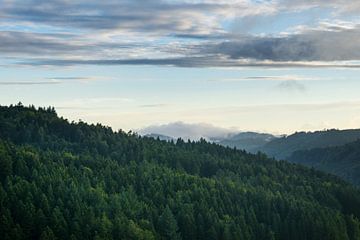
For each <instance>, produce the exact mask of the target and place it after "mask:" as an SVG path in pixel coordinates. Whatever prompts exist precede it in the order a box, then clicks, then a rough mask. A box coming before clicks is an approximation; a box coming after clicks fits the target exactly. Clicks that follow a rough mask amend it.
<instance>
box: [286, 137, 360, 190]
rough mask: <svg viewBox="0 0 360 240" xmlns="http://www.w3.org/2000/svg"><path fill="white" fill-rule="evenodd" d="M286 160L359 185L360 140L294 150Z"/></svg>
mask: <svg viewBox="0 0 360 240" xmlns="http://www.w3.org/2000/svg"><path fill="white" fill-rule="evenodd" d="M288 160H289V161H291V162H295V163H300V164H304V165H307V166H311V167H314V168H316V169H320V170H323V171H325V172H329V173H332V174H335V175H338V176H340V177H341V178H343V179H345V180H347V181H349V182H351V183H353V184H355V185H357V186H360V140H358V141H356V142H353V143H348V144H346V145H343V146H337V147H328V148H315V149H311V150H303V151H296V152H294V153H293V154H292V155H291V156H290V157H289V158H288Z"/></svg>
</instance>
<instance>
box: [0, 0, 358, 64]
mask: <svg viewBox="0 0 360 240" xmlns="http://www.w3.org/2000/svg"><path fill="white" fill-rule="evenodd" d="M0 5H1V6H2V7H1V8H0V22H1V23H0V52H1V54H2V55H1V56H2V57H3V58H11V59H12V60H13V61H15V62H17V63H18V64H26V65H55V66H57V65H59V66H64V65H83V64H89V65H91V64H95V65H96V64H98V65H123V64H126V65H171V66H180V67H239V66H240V67H241V66H245V67H252V66H262V67H263V66H270V67H274V66H275V67H292V66H295V67H296V66H314V67H319V66H320V67H324V66H325V67H332V66H341V67H358V61H359V60H360V21H359V19H358V18H357V17H356V12H357V11H356V10H360V4H359V3H356V2H352V1H349V0H332V1H325V0H312V1H304V0H297V1H290V0H279V1H275V0H274V1H271V0H270V1H252V0H231V1H213V0H182V1H180V0H171V1H170V0H145V1H144V0H141V1H140V0H132V1H130V0H124V1H112V0H110V1H100V2H99V1H83V0H77V1H67V0H55V1H50V2H49V1H40V0H29V1H20V0H14V1H10V0H0ZM314 8H317V9H321V10H322V12H323V13H327V15H332V16H334V20H328V19H319V18H315V17H313V21H312V22H311V24H308V25H296V23H294V24H293V26H291V28H286V29H277V33H276V34H267V33H264V34H254V33H247V32H239V31H233V30H232V28H231V27H229V26H231V25H232V23H233V22H234V21H236V22H239V21H240V22H242V21H243V22H244V23H246V19H249V18H251V19H255V20H256V19H257V18H258V17H260V16H261V17H262V18H264V17H265V19H266V16H269V17H271V18H275V19H276V17H277V16H278V15H280V14H282V13H291V12H299V11H300V12H302V11H303V12H304V14H306V11H307V10H309V9H314ZM345 16H346V18H345ZM349 18H350V19H351V20H350V21H349V20H347V21H345V20H343V19H349Z"/></svg>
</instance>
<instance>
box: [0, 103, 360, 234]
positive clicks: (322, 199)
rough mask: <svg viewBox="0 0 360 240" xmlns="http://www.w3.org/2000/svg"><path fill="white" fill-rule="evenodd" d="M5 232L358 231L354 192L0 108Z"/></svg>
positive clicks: (238, 159) (278, 165)
mask: <svg viewBox="0 0 360 240" xmlns="http://www.w3.org/2000/svg"><path fill="white" fill-rule="evenodd" d="M0 181H1V185H0V214H1V216H0V239H266V240H268V239H284V240H285V239H293V240H296V239H301V240H303V239H360V223H359V218H360V192H359V191H357V190H356V189H354V188H353V187H352V186H350V185H348V184H347V183H345V182H343V181H342V180H340V179H338V178H337V177H334V176H331V175H327V174H324V173H321V172H318V171H315V170H310V169H308V168H305V167H302V166H298V165H295V164H291V163H286V162H283V161H274V160H270V159H268V158H267V157H266V156H264V155H262V154H258V155H251V154H247V153H245V152H243V151H238V150H234V149H231V148H225V147H221V146H218V145H216V144H210V143H207V142H205V141H200V142H197V143H195V142H184V141H182V140H178V141H177V142H176V143H171V142H166V141H158V140H155V139H151V138H141V137H139V136H137V135H134V134H130V133H129V134H127V133H124V132H121V131H120V132H114V131H113V130H111V129H110V128H107V127H103V126H101V125H88V124H86V123H83V122H79V123H69V122H68V121H66V120H64V119H61V118H59V117H58V116H57V114H56V113H55V111H54V109H52V108H48V109H35V108H33V107H30V108H28V107H23V106H21V105H17V106H11V107H0Z"/></svg>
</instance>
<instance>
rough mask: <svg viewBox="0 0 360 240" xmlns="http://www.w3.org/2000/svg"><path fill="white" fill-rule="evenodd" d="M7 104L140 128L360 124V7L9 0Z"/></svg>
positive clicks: (3, 50) (3, 78) (1, 27)
mask: <svg viewBox="0 0 360 240" xmlns="http://www.w3.org/2000/svg"><path fill="white" fill-rule="evenodd" d="M0 5H1V6H2V7H1V8H0V18H1V21H0V103H1V104H3V105H5V104H11V103H17V102H18V101H21V102H23V103H24V104H35V105H37V106H49V105H52V106H55V107H56V108H57V111H58V113H59V114H60V115H62V116H64V117H66V118H69V119H71V120H78V119H82V120H84V121H89V122H94V123H96V122H100V123H103V124H106V125H110V126H112V127H114V128H115V129H119V128H122V129H125V130H130V129H135V130H138V129H140V128H143V127H146V126H149V125H159V124H167V123H171V122H179V121H181V122H186V123H201V124H206V125H207V126H208V124H211V125H213V126H214V127H215V126H216V127H221V128H223V129H237V130H254V131H266V132H271V133H278V134H280V133H291V132H294V131H300V130H306V131H310V130H318V129H324V128H340V129H343V128H359V127H360V98H359V97H358V95H359V94H358V92H359V89H360V82H359V79H358V73H359V67H360V65H359V60H360V18H359V17H358V15H359V14H358V13H360V3H356V2H355V3H354V2H353V1H346V0H330V1H323V0H312V1H304V0H302V1H290V0H277V1H271V0H269V1H250V0H229V1H213V0H197V1H195V0H188V1H181V0H178V1H170V0H168V1H165V0H164V1H159V0H157V1H155V0H146V1H126V0H125V1H106V2H104V3H102V2H98V1H67V0H56V1H50V2H49V1H39V0H30V1H16V0H15V1H13V0H11V1H10V0H0Z"/></svg>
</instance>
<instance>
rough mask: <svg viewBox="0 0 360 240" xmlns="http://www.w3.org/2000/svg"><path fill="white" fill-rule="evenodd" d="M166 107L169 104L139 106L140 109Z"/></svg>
mask: <svg viewBox="0 0 360 240" xmlns="http://www.w3.org/2000/svg"><path fill="white" fill-rule="evenodd" d="M167 106H169V104H165V103H158V104H144V105H140V106H139V107H141V108H162V107H167Z"/></svg>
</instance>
